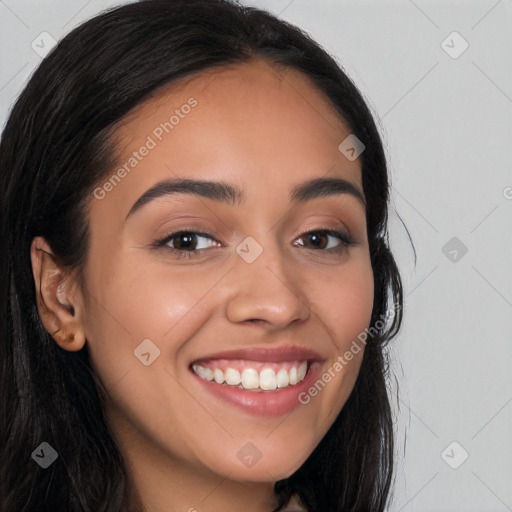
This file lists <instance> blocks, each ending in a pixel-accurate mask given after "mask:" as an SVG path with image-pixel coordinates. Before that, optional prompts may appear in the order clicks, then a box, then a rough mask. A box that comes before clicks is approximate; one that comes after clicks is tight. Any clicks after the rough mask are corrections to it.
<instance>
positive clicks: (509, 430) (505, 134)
mask: <svg viewBox="0 0 512 512" xmlns="http://www.w3.org/2000/svg"><path fill="white" fill-rule="evenodd" d="M121 3H122V2H112V1H107V0H89V1H86V0H72V1H70V0H45V1H37V2H35V1H28V0H0V28H1V31H0V44H1V52H2V53H1V55H2V58H1V60H0V119H1V123H2V126H3V124H4V122H5V118H6V116H7V113H8V110H9V108H10V106H11V105H12V103H13V101H14V100H15V98H16V96H17V95H18V94H19V92H20V90H21V88H22V87H23V85H24V84H25V83H26V81H27V79H28V77H29V76H30V74H31V73H32V71H33V70H34V69H35V67H36V66H37V65H38V64H39V62H40V60H41V58H40V56H39V55H38V54H37V53H36V52H35V51H34V50H33V49H32V48H31V44H32V42H33V41H34V40H35V41H36V42H37V41H38V40H39V41H40V39H38V36H39V35H40V34H41V33H42V32H48V33H49V34H51V36H53V37H54V38H55V39H60V38H61V37H63V36H64V35H65V34H66V33H68V32H69V31H70V30H71V29H72V28H74V27H75V26H77V25H78V24H80V23H81V22H82V21H84V20H86V19H88V18H89V17H91V16H93V15H94V14H97V13H99V12H100V11H101V10H102V9H105V8H107V7H112V6H114V5H119V4H121ZM244 3H246V4H248V5H249V4H250V5H255V6H259V7H263V8H266V9H269V10H270V11H272V12H274V13H276V14H280V15H281V16H282V17H283V18H284V19H286V20H289V21H291V22H293V23H295V24H297V25H299V26H300V27H302V28H303V29H305V30H306V31H308V32H310V33H311V34H312V35H313V37H314V38H315V39H316V40H318V41H319V42H320V43H321V44H322V45H324V46H325V48H326V49H327V50H329V51H330V52H331V53H334V54H335V56H336V57H337V59H338V60H339V62H340V63H341V64H342V66H343V67H344V68H345V70H346V71H347V72H348V74H349V75H350V76H351V77H352V78H353V79H354V81H355V82H356V84H357V85H358V86H359V87H360V89H361V90H362V92H363V94H364V95H365V97H366V98H367V99H368V102H369V104H370V106H371V108H372V110H373V112H374V114H375V116H376V117H377V119H380V121H379V126H380V127H381V134H382V136H383V139H384V142H385V145H386V148H387V153H388V160H389V165H390V170H391V173H392V184H393V213H392V216H391V221H390V231H391V243H392V248H393V250H394V252H395V254H396V257H397V259H398V262H399V266H400V270H401V272H402V275H403V278H404V282H405V293H406V298H405V320H404V325H403V329H402V331H401V333H400V335H399V337H398V338H397V339H396V340H395V341H394V342H393V344H392V348H391V351H392V354H391V355H392V357H393V361H394V362H393V374H394V375H395V376H396V379H397V380H398V382H399V386H398V397H396V396H395V398H394V409H395V411H396V421H397V471H396V482H395V492H394V499H393V502H392V504H391V506H390V508H389V510H390V512H398V511H425V512H427V511H429V512H431V511H479V512H486V511H488V512H491V511H493V512H500V511H506V510H512V485H511V479H512V439H511V437H512V436H511V434H512V403H511V402H512V377H511V371H510V363H511V361H512V341H511V337H510V332H511V331H512V272H511V267H512V265H511V263H510V262H511V255H512V172H511V163H512V145H511V142H512V137H511V135H512V67H511V62H512V61H511V55H512V35H511V34H512V30H511V28H512V1H511V0H490V1H484V0H479V1H476V0H473V1H447V0H445V1H440V0H439V1H433V0H415V1H413V0H400V1H390V0H387V1H383V0H380V1H379V0H375V1H361V0H359V1H355V0H339V1H336V0H330V1H328V0H322V1H318V0H292V1H290V0H273V1H270V0H265V1H264V0H261V1H258V0H252V1H245V2H244ZM454 31H456V32H458V33H459V34H460V36H461V37H462V38H463V39H464V40H465V41H467V43H468V44H469V47H468V48H467V50H466V51H465V52H464V53H462V54H461V55H459V56H458V57H457V58H452V57H451V56H450V55H448V53H446V51H445V49H443V47H444V48H446V49H448V50H449V51H451V52H452V53H454V52H455V54H458V53H459V52H460V50H461V49H462V48H463V41H462V40H461V39H460V38H459V39H457V38H458V36H451V37H449V38H448V39H447V37H448V36H449V35H450V34H451V33H452V32H454ZM445 40H446V42H445V43H444V44H443V45H442V42H443V41H445ZM39 44H40V46H42V43H39ZM450 47H451V48H450ZM396 212H398V214H399V215H400V217H401V218H402V219H403V220H404V222H405V224H406V226H407V228H408V229H409V231H410V233H411V235H412V238H413V241H414V244H415V246H416V250H417V262H416V264H415V263H414V257H413V252H412V249H411V246H410V244H409V241H408V238H407V235H406V232H405V230H404V228H403V226H402V225H401V223H400V222H399V220H398V217H397V215H396ZM452 237H457V238H458V240H459V242H456V243H457V244H459V247H458V248H457V247H456V246H454V247H451V246H448V248H447V249H445V252H446V254H447V255H445V253H443V250H442V248H443V247H444V246H445V244H446V243H447V242H448V241H449V240H450V239H451V238H452ZM461 243H462V244H464V245H465V246H466V247H467V249H468V251H467V253H466V254H464V255H462V252H461V251H460V247H461V245H460V244H461ZM453 250H455V251H456V253H454V252H451V254H450V252H449V251H453ZM454 258H455V261H452V260H453V259H454ZM392 388H393V390H394V392H395V391H396V385H394V384H393V383H392ZM454 441H455V442H457V443H458V444H457V445H452V446H450V445H451V443H452V442H454ZM447 447H448V449H447V450H445V449H446V448H447ZM464 451H466V452H467V453H468V454H469V457H468V458H467V460H465V461H464V462H463V463H462V464H461V465H460V466H459V467H458V468H457V469H453V468H452V467H451V466H456V465H457V464H459V463H460V461H461V460H462V458H463V455H464V453H465V452H464ZM450 464H451V466H450Z"/></svg>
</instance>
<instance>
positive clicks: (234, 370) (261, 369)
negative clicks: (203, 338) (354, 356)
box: [190, 347, 324, 416]
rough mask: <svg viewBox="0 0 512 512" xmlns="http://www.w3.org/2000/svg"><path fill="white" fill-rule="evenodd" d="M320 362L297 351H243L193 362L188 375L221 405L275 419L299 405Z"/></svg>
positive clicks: (292, 348)
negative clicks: (191, 375)
mask: <svg viewBox="0 0 512 512" xmlns="http://www.w3.org/2000/svg"><path fill="white" fill-rule="evenodd" d="M323 361H324V360H323V359H322V358H321V357H320V356H319V355H318V354H316V353H315V352H313V351H310V350H307V349H303V348H298V347H285V348H280V349H247V350H245V349H244V350H236V351H230V352H222V353H217V354H211V355H208V356H206V357H203V358H201V359H196V360H195V361H193V362H192V363H191V365H190V371H191V373H192V374H193V375H194V377H195V379H196V381H197V382H198V383H199V384H200V385H201V386H202V389H206V390H207V391H208V392H210V393H211V394H212V395H213V396H214V397H216V398H218V399H220V400H221V401H222V402H223V404H232V405H235V406H237V407H239V408H242V409H243V410H244V411H245V412H249V413H252V414H258V415H263V416H276V415H280V414H285V413H287V412H290V411H292V410H293V409H294V408H296V407H298V406H299V405H301V403H302V402H301V401H300V400H299V397H300V395H301V393H304V392H305V391H306V390H307V388H308V387H309V386H310V385H311V383H312V382H314V381H315V380H316V377H317V376H318V375H319V372H320V369H321V367H322V363H323Z"/></svg>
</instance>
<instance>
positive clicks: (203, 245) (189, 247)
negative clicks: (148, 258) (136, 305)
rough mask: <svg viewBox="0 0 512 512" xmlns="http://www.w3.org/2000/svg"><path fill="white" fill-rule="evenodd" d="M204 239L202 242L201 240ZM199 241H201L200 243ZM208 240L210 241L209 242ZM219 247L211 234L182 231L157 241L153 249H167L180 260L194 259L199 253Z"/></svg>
mask: <svg viewBox="0 0 512 512" xmlns="http://www.w3.org/2000/svg"><path fill="white" fill-rule="evenodd" d="M201 239H202V240H201ZM198 240H199V241H198ZM206 240H210V242H207V241H206ZM212 246H216V247H218V246H219V242H217V240H215V238H213V237H212V236H211V235H210V234H208V233H206V232H203V231H198V230H195V231H192V230H180V231H176V232H175V233H171V234H170V235H167V236H166V237H164V238H162V239H160V240H157V241H156V242H155V243H154V244H153V247H160V248H162V247H163V248H165V249H168V250H169V251H171V252H172V253H173V254H174V255H176V256H178V257H180V258H192V257H194V256H197V254H194V253H196V252H197V251H200V250H202V249H208V248H209V247H212Z"/></svg>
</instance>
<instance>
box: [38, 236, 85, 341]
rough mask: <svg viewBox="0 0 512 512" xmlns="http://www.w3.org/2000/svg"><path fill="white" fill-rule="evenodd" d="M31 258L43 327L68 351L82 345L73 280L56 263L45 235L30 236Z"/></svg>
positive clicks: (81, 331) (81, 329) (82, 332)
mask: <svg viewBox="0 0 512 512" xmlns="http://www.w3.org/2000/svg"><path fill="white" fill-rule="evenodd" d="M30 259H31V261H32V273H33V275H34V282H35V286H36V301H37V309H38V311H39V317H40V318H41V321H42V323H43V325H44V327H45V329H46V330H47V331H48V332H49V333H50V334H51V335H52V337H53V339H54V340H55V341H56V342H57V343H58V345H59V346H60V347H61V348H63V349H65V350H70V351H76V350H80V349H82V348H83V347H84V345H85V333H84V329H83V326H82V323H81V321H80V312H81V308H80V307H79V302H78V299H77V293H76V286H75V285H76V283H74V282H73V279H72V277H71V276H70V275H69V273H67V272H65V271H64V270H63V269H61V268H60V267H59V265H58V264H57V262H56V258H55V256H54V254H53V252H52V251H51V249H50V246H49V245H48V243H47V242H46V240H45V239H44V238H42V237H40V236H37V237H35V238H34V239H33V240H32V244H31V246H30Z"/></svg>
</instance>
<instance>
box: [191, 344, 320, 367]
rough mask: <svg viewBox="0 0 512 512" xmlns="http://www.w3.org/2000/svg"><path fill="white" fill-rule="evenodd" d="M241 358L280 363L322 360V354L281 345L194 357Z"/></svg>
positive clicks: (307, 349)
mask: <svg viewBox="0 0 512 512" xmlns="http://www.w3.org/2000/svg"><path fill="white" fill-rule="evenodd" d="M206 359H243V360H247V361H261V362H274V363H282V362H284V361H297V360H299V361H323V358H322V356H320V354H318V352H315V351H314V350H311V349H309V348H305V347H299V346H283V347H278V348H240V349H234V350H225V351H222V352H215V353H212V354H208V355H206V356H203V357H201V358H200V359H196V361H203V360H206Z"/></svg>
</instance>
